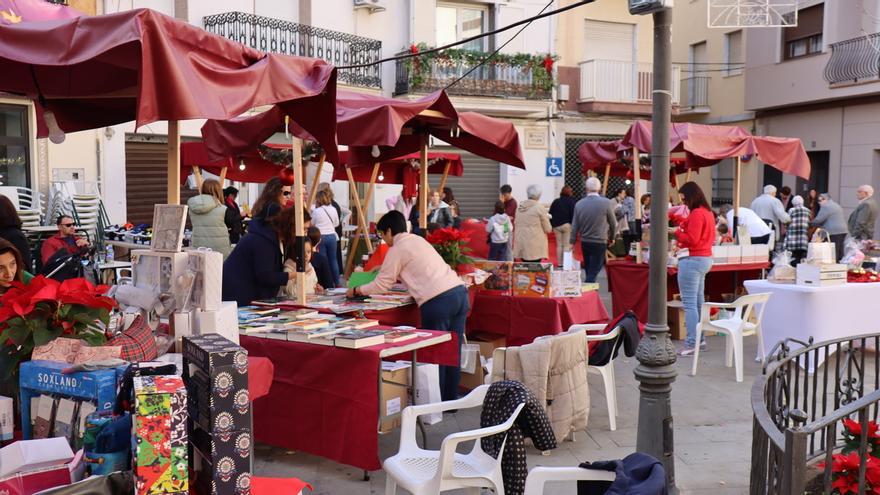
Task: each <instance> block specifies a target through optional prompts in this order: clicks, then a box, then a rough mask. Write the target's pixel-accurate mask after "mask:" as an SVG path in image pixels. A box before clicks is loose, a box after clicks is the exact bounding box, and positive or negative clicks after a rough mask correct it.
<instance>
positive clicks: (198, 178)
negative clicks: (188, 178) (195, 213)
mask: <svg viewBox="0 0 880 495" xmlns="http://www.w3.org/2000/svg"><path fill="white" fill-rule="evenodd" d="M192 171H193V175H194V176H195V178H196V191H199V193H201V192H202V183H203V182H204V181H205V179H204V178H203V177H202V169H201V168H199V167H196V166H193V168H192Z"/></svg>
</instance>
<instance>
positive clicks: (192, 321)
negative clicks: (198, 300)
mask: <svg viewBox="0 0 880 495" xmlns="http://www.w3.org/2000/svg"><path fill="white" fill-rule="evenodd" d="M171 322H172V328H173V329H174V350H175V352H181V351H182V350H183V337H191V336H193V335H195V334H196V312H195V311H177V312H175V313H174V314H172V315H171Z"/></svg>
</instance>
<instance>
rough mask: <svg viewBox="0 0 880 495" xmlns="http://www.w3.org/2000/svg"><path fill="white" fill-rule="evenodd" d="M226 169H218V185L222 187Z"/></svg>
mask: <svg viewBox="0 0 880 495" xmlns="http://www.w3.org/2000/svg"><path fill="white" fill-rule="evenodd" d="M226 170H227V167H223V168H221V169H220V187H223V183H224V182H226Z"/></svg>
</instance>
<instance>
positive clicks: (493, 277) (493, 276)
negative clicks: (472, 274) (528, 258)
mask: <svg viewBox="0 0 880 495" xmlns="http://www.w3.org/2000/svg"><path fill="white" fill-rule="evenodd" d="M473 265H474V268H476V269H478V270H482V271H484V272H487V273H489V274H490V275H489V278H487V279H486V280H485V281H483V283H482V284H479V285H478V286H477V290H478V291H479V292H482V293H486V294H497V295H504V296H509V295H510V294H511V290H512V288H513V263H511V262H509V261H482V260H479V261H474V263H473Z"/></svg>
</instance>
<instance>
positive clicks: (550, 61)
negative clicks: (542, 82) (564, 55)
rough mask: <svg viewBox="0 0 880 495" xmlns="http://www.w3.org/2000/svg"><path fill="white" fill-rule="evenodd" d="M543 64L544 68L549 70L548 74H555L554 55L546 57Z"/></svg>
mask: <svg viewBox="0 0 880 495" xmlns="http://www.w3.org/2000/svg"><path fill="white" fill-rule="evenodd" d="M543 65H544V70H546V71H547V74H553V57H551V56H550V55H547V56H546V57H544V62H543Z"/></svg>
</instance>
